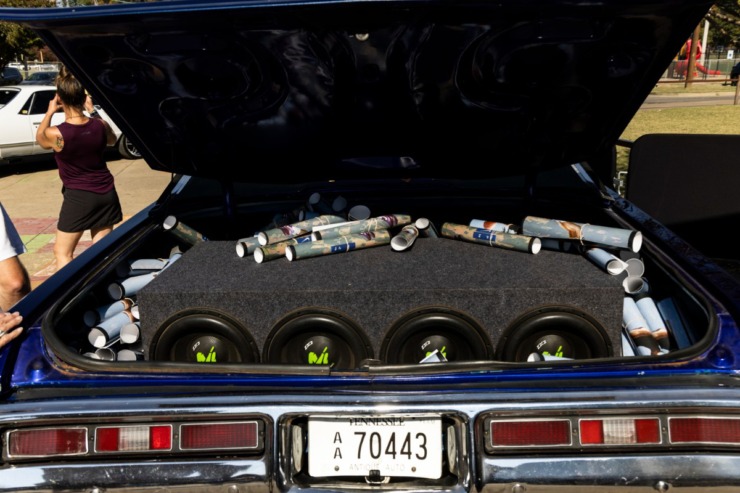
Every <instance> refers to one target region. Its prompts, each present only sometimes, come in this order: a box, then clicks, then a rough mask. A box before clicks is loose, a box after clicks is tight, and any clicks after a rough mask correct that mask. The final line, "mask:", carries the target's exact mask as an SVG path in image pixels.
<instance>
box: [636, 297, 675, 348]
mask: <svg viewBox="0 0 740 493" xmlns="http://www.w3.org/2000/svg"><path fill="white" fill-rule="evenodd" d="M635 304H637V308H638V309H639V310H640V313H641V314H642V316H643V318H644V319H645V321H646V322H647V325H648V328H649V329H650V332H651V333H652V334H653V337H654V338H655V341H656V342H657V343H658V346H660V349H661V350H662V352H664V353H667V352H668V351H670V349H671V341H670V339H669V338H668V329H667V328H666V325H665V322H664V321H663V317H661V316H660V312H659V311H658V307H657V306H656V305H655V301H653V299H652V298H651V297H650V296H641V297H636V298H635Z"/></svg>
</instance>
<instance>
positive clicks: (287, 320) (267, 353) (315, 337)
mask: <svg viewBox="0 0 740 493" xmlns="http://www.w3.org/2000/svg"><path fill="white" fill-rule="evenodd" d="M372 357H373V349H372V346H371V345H370V341H368V339H367V337H366V336H365V334H364V333H363V332H362V329H361V328H360V327H359V326H357V324H356V323H355V322H353V321H352V320H350V319H349V318H348V317H346V316H345V315H343V314H341V313H339V312H336V311H333V310H325V309H321V308H307V309H304V310H298V311H296V312H293V313H290V314H288V315H287V316H285V317H284V318H283V319H281V320H280V321H279V322H278V323H277V324H276V325H275V327H274V328H273V329H272V331H271V332H270V335H269V336H268V337H267V340H266V342H265V347H264V350H263V361H264V362H265V363H273V364H280V363H282V364H291V365H326V366H331V367H332V368H343V369H347V368H357V367H358V366H359V363H360V362H361V361H362V360H365V359H369V358H372Z"/></svg>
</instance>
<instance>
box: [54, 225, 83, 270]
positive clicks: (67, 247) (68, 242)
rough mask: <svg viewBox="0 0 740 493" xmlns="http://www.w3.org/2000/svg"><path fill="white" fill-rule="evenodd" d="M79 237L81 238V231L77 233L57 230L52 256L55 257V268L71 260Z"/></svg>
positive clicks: (59, 267)
mask: <svg viewBox="0 0 740 493" xmlns="http://www.w3.org/2000/svg"><path fill="white" fill-rule="evenodd" d="M80 238H82V231H80V232H79V233H65V232H64V231H59V230H57V239H56V243H54V257H56V259H57V270H59V269H61V268H62V267H64V266H65V265H67V264H68V263H70V262H71V261H72V258H73V257H74V253H75V248H76V247H77V243H79V242H80Z"/></svg>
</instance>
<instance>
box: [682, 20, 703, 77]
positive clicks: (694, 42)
mask: <svg viewBox="0 0 740 493" xmlns="http://www.w3.org/2000/svg"><path fill="white" fill-rule="evenodd" d="M698 45H699V25H697V26H696V27H695V28H694V35H693V36H692V38H691V50H690V53H689V63H688V66H687V67H686V82H685V84H684V87H686V88H687V87H689V86H690V85H691V80H692V79H693V78H694V70H696V50H697V48H698Z"/></svg>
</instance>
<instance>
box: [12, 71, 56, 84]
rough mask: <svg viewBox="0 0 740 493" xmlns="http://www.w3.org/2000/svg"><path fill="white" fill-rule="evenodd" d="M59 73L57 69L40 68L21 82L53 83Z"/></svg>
mask: <svg viewBox="0 0 740 493" xmlns="http://www.w3.org/2000/svg"><path fill="white" fill-rule="evenodd" d="M57 75H59V71H57V70H41V71H38V72H33V73H32V74H29V76H28V77H26V78H25V79H24V80H23V82H21V84H41V85H47V86H48V85H54V81H55V80H56V78H57Z"/></svg>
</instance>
